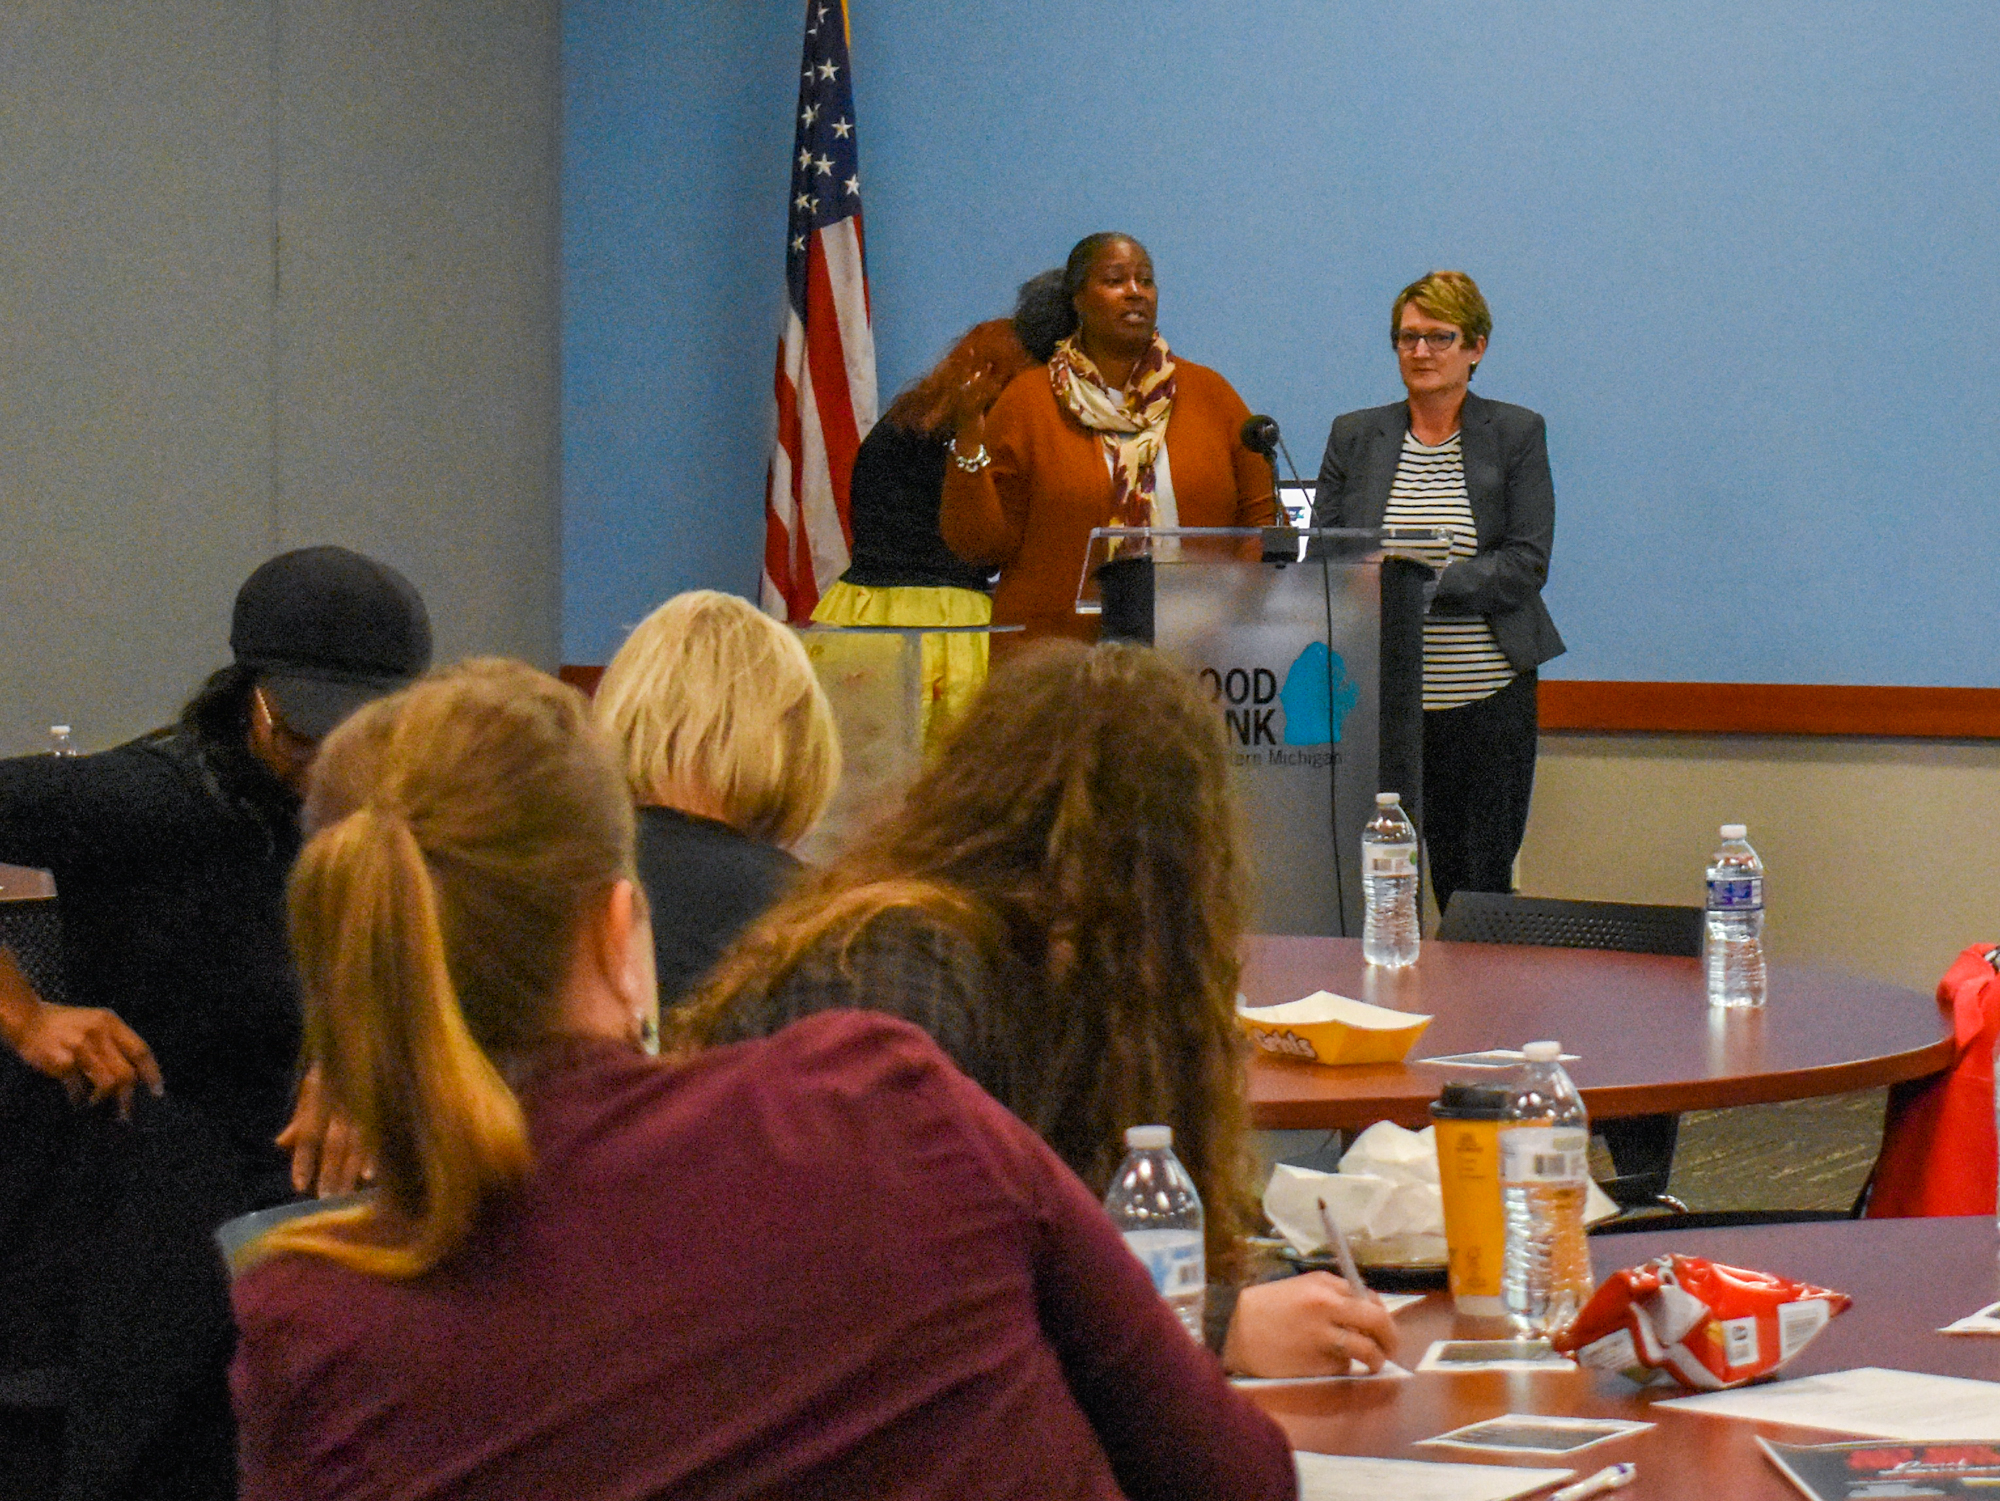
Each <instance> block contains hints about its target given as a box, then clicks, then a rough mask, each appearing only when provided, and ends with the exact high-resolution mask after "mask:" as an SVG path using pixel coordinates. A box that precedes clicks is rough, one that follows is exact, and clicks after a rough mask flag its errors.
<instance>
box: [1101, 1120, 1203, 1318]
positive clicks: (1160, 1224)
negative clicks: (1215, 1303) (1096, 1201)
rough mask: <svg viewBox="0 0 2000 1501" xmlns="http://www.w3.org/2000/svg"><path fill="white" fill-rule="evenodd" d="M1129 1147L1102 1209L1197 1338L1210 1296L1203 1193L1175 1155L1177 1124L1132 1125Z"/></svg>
mask: <svg viewBox="0 0 2000 1501" xmlns="http://www.w3.org/2000/svg"><path fill="white" fill-rule="evenodd" d="M1125 1149H1126V1150H1125V1160H1124V1161H1123V1162H1121V1163H1119V1164H1118V1171H1117V1173H1115V1174H1114V1175H1113V1176H1112V1179H1111V1192H1110V1193H1108V1194H1106V1195H1105V1196H1104V1212H1105V1213H1106V1214H1108V1215H1110V1216H1111V1223H1112V1224H1114V1225H1116V1226H1117V1227H1118V1228H1119V1230H1121V1231H1122V1232H1123V1233H1124V1236H1125V1244H1126V1245H1128V1246H1130V1247H1131V1248H1132V1254H1133V1255H1134V1256H1137V1257H1138V1258H1139V1262H1140V1264H1141V1265H1142V1266H1144V1267H1145V1268H1146V1270H1147V1271H1149V1272H1151V1273H1152V1274H1153V1286H1154V1287H1155V1288H1157V1289H1158V1290H1159V1294H1160V1296H1161V1297H1163V1298H1165V1299H1166V1300H1167V1306H1168V1307H1169V1308H1171V1309H1173V1311H1174V1313H1175V1315H1176V1316H1177V1317H1179V1319H1180V1321H1181V1323H1183V1324H1184V1325H1186V1326H1187V1332H1188V1333H1189V1334H1191V1335H1193V1336H1194V1338H1195V1339H1196V1341H1197V1342H1199V1341H1201V1340H1202V1339H1203V1338H1204V1331H1203V1329H1202V1310H1203V1307H1204V1305H1205V1304H1206V1302H1207V1299H1208V1255H1207V1252H1206V1250H1205V1249H1204V1242H1203V1240H1202V1228H1201V1195H1200V1194H1199V1193H1197V1192H1196V1191H1195V1186H1194V1180H1193V1179H1192V1178H1190V1177H1188V1175H1187V1169H1186V1168H1184V1167H1182V1166H1181V1160H1180V1158H1178V1157H1176V1156H1175V1155H1174V1130H1173V1127H1171V1126H1134V1127H1132V1129H1131V1130H1129V1131H1127V1132H1126V1133H1125Z"/></svg>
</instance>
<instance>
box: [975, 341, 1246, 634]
mask: <svg viewBox="0 0 2000 1501" xmlns="http://www.w3.org/2000/svg"><path fill="white" fill-rule="evenodd" d="M1174 363H1175V366H1176V371H1175V386H1174V410H1173V415H1172V416H1170V417H1169V418H1168V419H1167V459H1168V464H1169V467H1170V468H1171V470H1172V473H1173V480H1174V509H1175V512H1176V514H1177V515H1178V516H1179V519H1180V524H1181V525H1182V526H1270V525H1271V524H1272V523H1273V521H1274V520H1275V519H1276V516H1277V500H1276V497H1275V496H1274V495H1273V494H1272V493H1271V469H1270V465H1269V464H1267V463H1266V462H1265V461H1264V460H1263V458H1261V457H1260V456H1259V455H1257V454H1254V453H1252V452H1251V451H1250V450H1249V449H1247V448H1245V447H1244V446H1243V443H1242V439H1241V437H1240V436H1239V435H1240V434H1241V432H1242V428H1243V419H1244V418H1246V417H1248V416H1249V415H1250V409H1249V408H1248V407H1246V406H1245V405H1244V404H1243V398H1242V397H1240V396H1238V395H1237V394H1236V392H1235V391H1234V390H1233V389H1232V388H1231V387H1230V384H1229V382H1228V381H1226V380H1224V379H1223V378H1222V377H1221V376H1219V375H1217V374H1216V373H1215V372H1214V371H1213V370H1210V369H1209V368H1208V367H1207V366H1205V365H1196V364H1193V363H1191V362H1190V361H1187V360H1183V359H1178V358H1177V359H1176V360H1175V361H1174ZM986 449H987V452H988V453H990V454H992V455H993V462H992V464H991V465H989V466H988V467H987V468H985V469H982V470H980V471H979V472H978V473H977V474H967V473H966V472H965V471H964V470H962V469H960V468H959V467H958V465H957V464H955V463H952V462H949V461H947V462H946V464H945V468H944V476H945V478H944V499H943V503H942V505H941V507H940V509H939V512H938V526H939V530H941V531H942V532H943V533H944V540H945V542H946V543H947V544H948V545H949V546H950V547H951V550H952V551H953V552H955V553H957V554H958V555H959V556H960V557H962V558H964V559H966V560H967V561H968V562H973V563H989V564H998V565H999V568H1000V583H999V586H998V587H997V588H996V589H995V590H994V591H993V623H994V624H995V625H1025V626H1026V627H1027V628H1028V629H1027V632H1026V635H1027V636H1029V637H1034V636H1048V635H1064V636H1077V637H1081V638H1082V639H1084V640H1086V641H1089V640H1094V639H1095V638H1096V636H1097V617H1096V616H1095V615H1078V614H1077V613H1076V610H1075V606H1076V588H1077V583H1078V581H1079V580H1080V579H1081V577H1082V575H1083V558H1084V554H1085V552H1087V551H1088V550H1089V547H1090V531H1091V528H1092V527H1098V526H1109V525H1110V524H1111V471H1110V469H1109V467H1108V466H1107V465H1106V464H1105V462H1104V445H1103V443H1102V442H1101V441H1100V440H1099V438H1098V436H1097V434H1095V433H1093V432H1091V431H1090V429H1088V428H1086V427H1085V426H1084V425H1083V424H1082V423H1080V422H1078V421H1077V420H1076V418H1075V417H1074V416H1073V415H1071V413H1070V412H1069V410H1068V409H1067V408H1065V407H1062V406H1059V405H1057V403H1056V398H1055V390H1054V388H1053V387H1052V386H1051V385H1050V384H1049V372H1048V370H1047V368H1046V367H1044V366H1041V365H1036V366H1034V367H1032V368H1030V369H1028V370H1024V371H1022V372H1021V374H1019V375H1017V376H1015V377H1014V379H1013V381H1012V382H1010V383H1009V385H1008V387H1007V389H1006V390H1005V391H1002V392H1001V393H1000V399H999V400H998V401H996V402H994V403H993V409H992V411H990V412H988V413H987V415H986ZM1005 639H1006V638H1005V637H1002V638H999V640H1000V641H1004V640H1005ZM1015 639H1016V640H1019V639H1021V638H1020V637H1016V638H1015ZM995 644H996V645H998V644H999V641H996V643H995Z"/></svg>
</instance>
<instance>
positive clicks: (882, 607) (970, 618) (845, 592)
mask: <svg viewBox="0 0 2000 1501" xmlns="http://www.w3.org/2000/svg"><path fill="white" fill-rule="evenodd" d="M812 618H813V623H814V624H815V625H894V626H903V627H912V626H914V627H919V628H921V627H923V626H927V625H991V624H992V623H993V600H992V598H991V597H990V596H988V595H985V594H981V593H980V592H979V591H978V590H977V589H946V588H915V587H911V588H896V589H871V588H869V587H867V586H866V585H864V584H849V583H844V582H843V583H836V584H835V585H834V586H833V587H832V588H831V589H828V590H827V591H826V593H824V594H822V595H821V596H820V598H819V605H818V607H817V608H816V609H814V611H813V617H812ZM987 641H988V638H987V636H986V635H985V634H984V633H983V632H978V631H968V632H966V633H965V634H964V635H949V636H926V637H924V658H923V673H924V750H925V752H926V753H928V752H930V751H931V750H933V749H935V748H936V746H937V743H938V740H939V739H940V738H941V737H942V736H943V734H944V732H945V730H946V729H947V728H948V727H949V726H950V725H951V724H952V723H953V722H954V721H955V720H956V719H957V718H958V716H959V715H960V714H963V713H964V712H965V707H966V705H967V704H969V703H971V702H972V699H973V695H974V694H976V693H978V692H979V689H980V687H981V685H983V684H984V683H985V681H986V661H987V657H986V646H987Z"/></svg>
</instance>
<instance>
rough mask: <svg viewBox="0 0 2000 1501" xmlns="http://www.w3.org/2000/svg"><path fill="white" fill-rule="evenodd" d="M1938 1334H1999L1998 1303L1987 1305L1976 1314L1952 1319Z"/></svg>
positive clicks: (1999, 1304) (1999, 1309) (1999, 1312)
mask: <svg viewBox="0 0 2000 1501" xmlns="http://www.w3.org/2000/svg"><path fill="white" fill-rule="evenodd" d="M1938 1333H1939V1334H2000V1303H1988V1304H1987V1305H1986V1306H1985V1307H1984V1308H1982V1309H1980V1310H1979V1312H1977V1313H1968V1314H1967V1315H1966V1316H1965V1317H1964V1318H1962V1319H1953V1320H1952V1321H1951V1322H1950V1323H1949V1324H1946V1325H1945V1326H1944V1328H1942V1329H1940V1330H1938Z"/></svg>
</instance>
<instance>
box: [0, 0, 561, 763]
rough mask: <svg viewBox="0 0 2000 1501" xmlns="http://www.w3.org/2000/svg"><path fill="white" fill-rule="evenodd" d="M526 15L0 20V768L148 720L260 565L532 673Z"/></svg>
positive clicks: (538, 335) (540, 642)
mask: <svg viewBox="0 0 2000 1501" xmlns="http://www.w3.org/2000/svg"><path fill="white" fill-rule="evenodd" d="M556 52H557V40H556V15H555V7H554V4H553V3H552V0H485V3H474V0H461V3H457V4H433V5H425V6H421V7H416V6H400V5H394V4H389V3H378V4H372V5H371V4H361V3H350V4H342V5H314V6H300V5H298V4H296V3H293V4H284V3H280V0H260V3H247V0H246V3H217V0H199V3H194V0H190V3H181V4H175V3H170V0H158V3H149V4H147V5H144V6H116V7H111V6H81V5H75V4H63V3H57V0H25V3H17V4H15V5H12V6H10V7H9V8H8V9H7V10H6V12H5V13H4V14H0V140H4V141H5V142H6V143H7V149H6V150H5V151H4V152H0V754H10V753H14V752H17V751H22V750H31V749H35V748H38V747H39V746H40V744H41V743H42V740H43V731H44V727H45V726H46V725H48V724H49V723H50V721H51V720H55V719H67V720H69V721H70V722H72V723H73V724H74V725H75V726H76V727H77V731H78V739H79V740H80V742H81V743H82V744H83V745H85V746H86V747H95V746H102V745H108V744H111V743H114V742H115V741H117V740H120V739H123V738H125V737H127V736H129V735H131V734H134V733H137V732H138V731H141V730H143V729H146V728H148V727H149V726H151V725H153V724H156V723H159V722H161V721H162V720H163V719H165V718H167V717H169V716H170V715H171V714H172V713H173V712H174V710H175V708H176V707H177V706H178V704H179V703H180V702H181V700H182V699H183V698H184V697H185V696H186V694H187V693H188V691H189V690H190V689H191V688H192V687H193V686H194V685H195V684H196V683H197V682H198V681H199V680H200V678H201V677H202V676H203V675H204V674H205V673H206V672H207V671H209V670H210V669H211V668H213V667H215V666H218V665H220V664H221V663H222V662H224V661H226V660H227V647H226V641H225V638H226V634H227V616H228V608H229V601H230V598H231V596H232V595H233V593H234V591H235V588H236V585H237V584H238V583H239V582H241V580H242V578H243V577H244V575H245V574H246V573H247V572H248V571H249V570H250V569H251V568H252V567H254V566H255V564H256V563H257V562H258V561H259V560H260V559H261V558H262V557H264V556H266V555H268V553H270V552H271V551H273V550H275V549H277V548H279V547H289V546H297V545H300V544H303V543H307V542H315V541H336V542H342V543H345V544H347V545H349V546H353V547H359V548H362V549H364V550H367V551H370V552H374V553H377V554H378V555H380V556H383V557H385V558H388V559H390V560H392V561H394V562H395V563H397V564H398V566H400V567H402V568H404V569H405V571H407V572H408V573H409V574H410V575H411V577H412V578H414V579H415V580H416V581H417V583H418V585H419V587H421V588H422V589H423V590H424V593H425V595H426V597H427V598H428V599H429V600H430V602H431V607H432V612H433V615H434V617H435V619H436V622H437V626H438V640H439V647H440V652H441V654H442V655H445V656H456V655H462V654H465V653H468V652H474V651H506V652H513V653H517V654H521V655H525V656H528V657H530V658H531V659H533V660H536V661H539V662H541V663H543V664H545V665H553V664H554V661H555V656H556V640H557V631H558V612H559V609H560V586H559V579H558V574H557V568H558V557H559V552H558V524H559V523H558V515H559V511H558V503H557V491H556V483H555V478H554V455H555V411H556V359H557V351H556V333H555V328H556V287H555V271H554V266H555V212H556V210H555V160H556V143H555V121H556V104H557V87H558V83H557V69H556Z"/></svg>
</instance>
